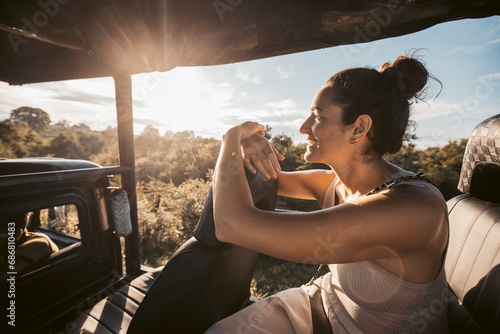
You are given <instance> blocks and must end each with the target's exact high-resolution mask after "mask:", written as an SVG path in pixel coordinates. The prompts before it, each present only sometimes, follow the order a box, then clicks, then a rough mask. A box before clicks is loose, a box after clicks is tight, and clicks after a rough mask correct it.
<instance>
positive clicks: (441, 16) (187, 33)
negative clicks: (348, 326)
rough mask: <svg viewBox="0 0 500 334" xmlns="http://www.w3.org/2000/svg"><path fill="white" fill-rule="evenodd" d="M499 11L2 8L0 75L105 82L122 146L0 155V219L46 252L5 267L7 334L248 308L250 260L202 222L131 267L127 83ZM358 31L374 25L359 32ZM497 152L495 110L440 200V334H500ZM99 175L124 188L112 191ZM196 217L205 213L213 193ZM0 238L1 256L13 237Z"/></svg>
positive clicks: (47, 2) (363, 4)
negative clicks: (47, 242)
mask: <svg viewBox="0 0 500 334" xmlns="http://www.w3.org/2000/svg"><path fill="white" fill-rule="evenodd" d="M236 9H237V10H236ZM499 14H500V3H499V2H498V1H495V0H481V1H474V0H439V1H427V0H416V1H402V0H401V1H400V0H391V1H347V0H338V1H319V0H318V1H307V0H298V1H284V0H283V1H278V0H276V1H275V0H273V1H265V0H254V1H243V0H226V1H224V0H215V1H212V0H182V1H180V0H177V1H175V0H145V1H125V0H123V1H120V0H115V1H101V0H71V1H70V0H41V1H17V0H13V1H10V0H2V1H0V45H1V48H0V50H1V51H0V80H2V81H4V82H8V83H10V84H13V85H22V84H29V83H36V82H49V81H58V80H70V79H80V78H94V77H105V76H111V77H113V78H114V81H115V89H116V110H117V127H118V137H119V153H120V166H110V167H108V166H106V167H101V166H98V165H96V164H93V163H92V162H88V161H73V160H65V159H19V160H3V161H0V175H1V176H0V216H1V218H2V223H5V224H9V223H11V218H10V217H12V216H15V215H16V214H22V213H26V212H33V216H32V218H31V222H30V225H29V226H28V228H29V229H30V231H31V232H37V233H42V234H45V235H46V236H48V237H50V239H51V240H52V241H53V242H54V243H55V244H56V245H57V248H58V251H55V252H53V253H52V254H51V255H50V256H48V257H47V258H45V259H43V260H41V261H40V262H38V263H35V264H33V266H32V267H31V268H30V270H28V271H26V272H24V273H21V272H19V273H17V272H16V271H15V270H16V269H15V267H9V268H7V269H5V271H4V272H2V275H5V278H4V280H3V281H2V282H1V284H2V287H3V288H4V290H3V291H4V293H3V296H2V300H3V301H5V303H4V304H3V305H4V307H3V310H4V312H6V317H4V323H3V325H4V328H6V329H7V330H8V332H9V333H10V332H19V333H66V332H68V333H126V332H127V331H128V332H129V333H156V332H165V333H203V332H204V330H205V329H207V328H208V327H209V326H210V325H211V324H212V323H214V322H216V321H217V320H219V319H221V318H223V317H225V316H228V315H230V314H232V313H234V312H236V311H237V310H239V309H241V308H242V307H245V305H247V304H248V303H251V302H252V299H251V298H250V295H249V284H250V280H251V276H252V273H253V270H254V266H255V261H256V257H257V254H256V253H254V252H252V251H249V250H246V249H243V248H240V247H237V246H233V245H229V244H222V243H220V242H218V241H217V240H216V238H215V235H214V227H213V225H210V221H209V220H208V223H205V220H202V221H203V222H202V223H201V224H200V225H199V226H198V227H197V228H196V230H195V232H194V234H195V237H193V238H192V239H190V240H189V241H188V242H187V243H186V244H184V245H183V246H182V247H181V248H180V249H179V250H178V251H177V252H176V254H174V256H172V257H171V259H170V260H169V261H168V263H167V264H166V265H165V266H164V267H161V268H156V269H151V268H146V267H143V266H141V261H140V251H139V238H140V237H141V236H140V235H139V233H138V223H137V222H138V219H137V217H138V212H137V204H136V195H135V183H136V181H135V171H134V145H133V144H134V143H133V112H132V91H131V89H132V88H131V87H132V86H131V76H132V75H134V74H137V73H145V72H152V71H168V70H170V69H172V68H174V67H176V66H204V65H215V64H224V63H232V62H241V61H248V60H254V59H259V58H265V57H272V56H276V55H283V54H289V53H294V52H301V51H306V50H313V49H319V48H325V47H335V46H338V45H343V44H354V43H360V42H368V41H371V40H376V39H383V38H388V37H392V36H399V35H405V34H408V33H411V32H415V31H418V30H421V29H425V28H428V27H430V26H432V25H435V24H439V23H441V22H446V21H451V20H459V19H465V18H482V17H488V16H492V15H499ZM381 17H384V18H385V19H384V20H383V21H380V18H381ZM368 26H373V27H375V28H376V29H377V32H376V33H374V34H370V35H367V34H365V35H364V38H360V35H359V32H360V29H361V30H362V29H364V28H365V27H368ZM499 154H500V116H499V115H497V116H495V117H492V118H489V119H488V120H485V121H484V122H483V123H481V124H480V125H479V126H478V127H477V128H476V130H475V131H474V132H473V134H472V136H471V138H470V139H469V143H468V146H467V149H466V152H465V156H464V163H463V171H462V175H461V180H460V184H459V185H458V187H459V190H460V191H461V192H462V193H463V194H462V195H459V196H457V197H455V198H453V199H451V200H450V201H449V202H448V206H449V211H450V227H451V232H450V240H449V250H448V253H447V257H446V265H445V267H446V272H447V276H448V281H449V291H448V297H447V300H448V303H447V305H430V306H429V310H427V313H425V314H424V316H425V317H432V316H433V313H432V312H434V311H436V312H438V311H444V310H445V309H446V311H447V312H448V319H449V324H450V330H451V332H468V333H479V332H487V333H498V332H500V206H499V205H500V201H499V192H500V172H499V168H500V160H499ZM112 177H116V178H119V179H120V181H121V189H122V190H120V189H114V188H113V187H110V182H109V180H110V178H112ZM249 182H250V184H251V187H252V193H253V196H254V201H255V202H256V203H257V204H258V205H259V206H260V207H261V208H264V209H269V210H272V209H273V203H274V199H275V193H273V191H272V189H275V186H276V185H275V184H272V187H269V185H268V184H267V183H266V182H267V181H265V180H264V179H263V178H262V177H261V176H259V175H257V176H254V177H250V176H249ZM273 187H274V188H273ZM263 189H264V190H266V191H263ZM124 195H127V196H124ZM115 206H117V207H118V208H120V209H122V210H123V211H120V210H118V211H117V210H116V207H115ZM114 208H115V209H114ZM113 210H114V211H113ZM203 215H205V216H210V215H211V212H210V198H209V201H208V205H207V206H206V207H205V211H204V213H203ZM9 226H10V225H9ZM8 233H11V231H10V230H8ZM8 233H7V235H8V237H5V238H4V239H3V240H2V247H4V244H8V243H12V239H11V238H10V237H11V235H10V234H8ZM5 247H7V246H5ZM6 249H7V248H6ZM2 251H3V250H2ZM122 257H124V259H125V266H123V264H122V262H123V261H122ZM10 259H11V258H8V257H7V260H10ZM425 317H424V319H425ZM314 332H315V333H319V332H320V331H319V330H318V329H317V328H315V329H314Z"/></svg>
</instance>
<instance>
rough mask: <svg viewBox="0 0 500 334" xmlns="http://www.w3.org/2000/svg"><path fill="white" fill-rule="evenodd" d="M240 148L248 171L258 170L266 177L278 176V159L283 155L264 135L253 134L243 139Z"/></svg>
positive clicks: (254, 171) (282, 157)
mask: <svg viewBox="0 0 500 334" xmlns="http://www.w3.org/2000/svg"><path fill="white" fill-rule="evenodd" d="M241 150H242V154H243V160H244V164H245V166H246V168H247V169H248V170H249V171H251V172H252V173H254V174H255V173H256V172H257V170H258V171H259V172H260V173H261V174H262V175H264V177H266V178H268V179H270V178H271V177H272V178H277V177H278V173H279V172H280V171H281V167H280V164H279V162H278V160H284V159H285V157H284V156H283V155H281V154H280V153H279V152H278V151H277V150H276V148H275V147H274V146H273V145H272V144H271V143H270V142H269V141H268V140H267V139H266V138H265V137H263V136H260V135H257V134H255V135H253V136H251V137H249V138H247V139H246V140H243V141H242V142H241ZM252 163H253V165H252Z"/></svg>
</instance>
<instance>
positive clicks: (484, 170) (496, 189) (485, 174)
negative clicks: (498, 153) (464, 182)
mask: <svg viewBox="0 0 500 334" xmlns="http://www.w3.org/2000/svg"><path fill="white" fill-rule="evenodd" d="M469 192H470V194H469V195H470V196H471V197H475V198H478V199H481V200H483V201H488V202H493V203H497V204H500V164H496V163H492V162H480V163H478V164H477V165H476V167H475V168H474V172H473V173H472V178H471V181H470V191H469Z"/></svg>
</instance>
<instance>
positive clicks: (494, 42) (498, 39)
mask: <svg viewBox="0 0 500 334" xmlns="http://www.w3.org/2000/svg"><path fill="white" fill-rule="evenodd" d="M497 43H500V38H497V39H493V40H491V41H488V42H486V44H497Z"/></svg>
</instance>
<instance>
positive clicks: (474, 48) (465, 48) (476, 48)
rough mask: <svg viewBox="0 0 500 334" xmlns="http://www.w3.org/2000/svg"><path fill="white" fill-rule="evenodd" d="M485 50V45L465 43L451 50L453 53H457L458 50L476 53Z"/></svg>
mask: <svg viewBox="0 0 500 334" xmlns="http://www.w3.org/2000/svg"><path fill="white" fill-rule="evenodd" d="M481 51H483V47H481V46H465V45H460V46H457V47H456V48H454V49H453V50H452V51H451V52H452V53H457V52H462V53H466V54H474V53H477V52H481Z"/></svg>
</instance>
